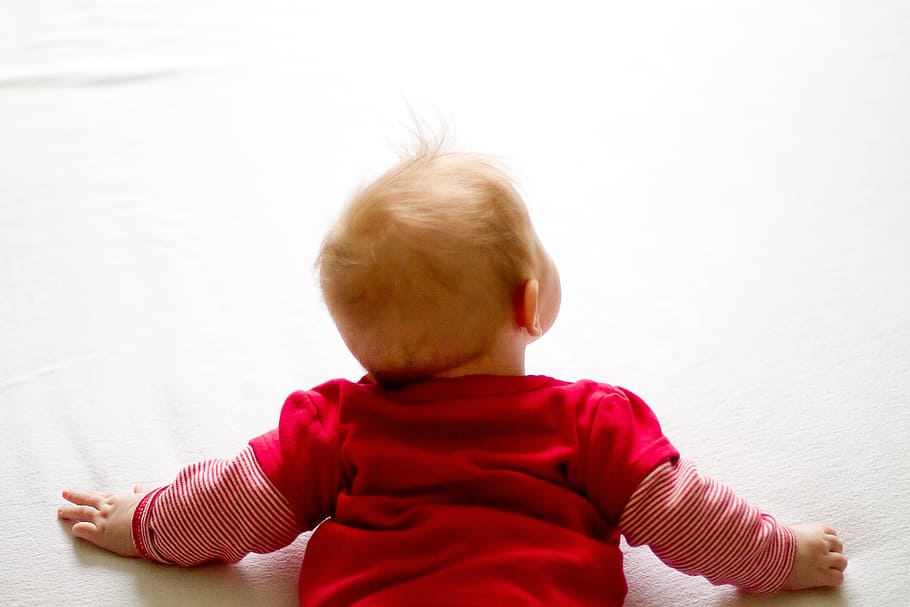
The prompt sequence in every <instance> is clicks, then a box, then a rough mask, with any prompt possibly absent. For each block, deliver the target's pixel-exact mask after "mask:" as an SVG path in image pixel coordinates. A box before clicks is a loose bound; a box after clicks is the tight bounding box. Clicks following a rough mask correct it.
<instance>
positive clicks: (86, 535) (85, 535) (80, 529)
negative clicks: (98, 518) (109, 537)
mask: <svg viewBox="0 0 910 607" xmlns="http://www.w3.org/2000/svg"><path fill="white" fill-rule="evenodd" d="M73 535H75V536H76V537H78V538H79V539H82V540H86V541H89V542H91V543H93V544H98V535H99V531H98V526H97V525H96V524H95V523H88V522H81V523H76V524H75V525H73Z"/></svg>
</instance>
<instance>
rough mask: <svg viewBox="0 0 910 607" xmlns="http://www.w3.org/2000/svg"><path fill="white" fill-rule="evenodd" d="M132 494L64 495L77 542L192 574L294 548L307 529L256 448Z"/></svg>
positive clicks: (65, 512) (62, 515) (198, 466)
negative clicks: (212, 564)
mask: <svg viewBox="0 0 910 607" xmlns="http://www.w3.org/2000/svg"><path fill="white" fill-rule="evenodd" d="M137 491H138V492H135V493H133V494H103V495H102V494H96V493H89V492H73V491H66V492H64V497H65V498H66V499H67V500H69V501H70V502H72V503H73V505H67V506H63V507H61V508H60V510H59V512H58V515H59V516H60V518H61V519H64V520H67V521H70V522H74V523H75V524H74V525H73V535H75V536H76V537H79V538H82V539H85V540H88V541H89V542H92V543H93V544H96V545H97V546H100V547H101V548H104V549H106V550H110V551H111V552H115V553H117V554H121V555H123V556H142V557H144V558H147V559H150V560H155V561H160V562H165V563H173V564H177V565H183V566H189V565H197V564H201V563H205V562H208V561H212V560H219V561H225V562H234V561H238V560H240V559H241V558H243V556H244V555H246V554H248V553H250V552H260V553H262V552H271V551H274V550H277V549H279V548H282V547H284V546H286V545H288V544H290V543H291V542H292V541H294V539H295V538H296V537H297V536H298V535H299V534H300V533H301V532H302V531H304V529H302V528H301V525H300V524H299V523H298V521H297V518H296V517H295V516H294V512H293V511H292V509H291V507H290V505H289V504H288V502H287V500H286V499H285V498H284V497H283V496H282V495H281V493H279V492H278V490H277V489H275V487H274V485H272V483H271V481H269V480H268V478H266V476H265V474H264V473H263V472H262V469H261V468H260V466H259V464H258V462H257V460H256V456H255V455H254V453H253V450H252V448H251V447H247V448H246V449H244V451H242V452H241V453H240V455H238V456H237V457H236V458H234V459H232V460H208V461H204V462H199V463H196V464H193V465H191V466H188V467H186V468H184V469H183V470H182V471H181V472H180V474H179V475H178V476H177V479H176V480H175V481H174V482H173V483H172V484H171V485H168V486H166V487H161V488H159V489H156V490H154V491H151V492H144V491H143V490H142V489H141V488H138V487H137Z"/></svg>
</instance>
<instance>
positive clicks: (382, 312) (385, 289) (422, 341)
mask: <svg viewBox="0 0 910 607" xmlns="http://www.w3.org/2000/svg"><path fill="white" fill-rule="evenodd" d="M543 255H544V253H543V249H542V246H541V245H540V243H539V241H538V239H537V236H536V234H535V232H534V228H533V226H532V225H531V220H530V217H529V216H528V212H527V209H526V207H525V205H524V202H523V201H522V199H521V196H520V195H519V193H518V191H517V189H516V188H515V186H514V184H513V183H512V180H511V179H510V178H509V177H508V175H506V173H505V172H504V171H503V170H502V169H500V168H499V167H498V166H496V164H495V163H493V162H492V161H491V160H489V159H487V158H484V157H481V156H477V155H472V154H463V153H454V152H443V151H441V150H440V149H439V147H438V146H437V147H430V146H428V145H423V146H422V147H421V149H420V150H418V152H417V153H415V154H413V155H411V156H410V157H408V158H405V159H404V160H402V161H401V162H400V163H399V164H398V165H397V166H395V167H393V168H392V169H391V170H389V171H388V172H386V173H385V174H384V175H382V176H381V177H379V178H378V179H377V180H376V181H374V182H372V183H371V184H369V185H368V186H367V187H366V188H364V189H362V190H361V191H359V192H357V193H356V194H355V195H354V196H353V197H352V199H351V200H350V202H349V204H348V205H347V207H346V208H345V209H344V211H343V212H342V214H341V217H340V218H339V220H338V222H337V224H336V225H335V226H334V228H332V229H331V230H330V232H329V234H328V235H327V236H326V238H325V240H324V242H323V244H322V248H321V250H320V252H319V257H318V259H317V262H316V266H317V270H318V274H319V281H320V285H321V287H322V292H323V297H324V299H325V302H326V304H327V306H328V308H329V312H330V313H331V315H332V317H333V319H334V320H335V323H336V324H337V325H338V328H339V330H340V332H341V334H342V337H344V339H345V341H346V343H347V344H348V347H349V348H350V349H351V352H352V353H353V354H354V356H355V357H356V358H357V359H358V360H359V361H360V363H361V364H362V365H363V366H364V368H365V369H366V370H367V371H369V372H370V373H372V374H373V375H374V376H375V377H377V378H380V377H384V378H387V379H389V381H396V380H404V381H408V380H412V379H417V378H420V377H422V376H425V375H429V374H432V373H434V372H437V371H438V370H440V369H445V368H447V367H448V366H451V365H454V364H458V363H461V362H464V361H466V360H470V359H472V358H473V357H475V356H477V355H479V354H480V353H482V352H483V351H485V350H486V349H487V348H489V347H490V346H491V345H492V343H493V342H494V341H495V339H496V338H497V336H498V334H499V331H500V330H501V329H502V327H503V323H504V322H514V320H513V319H514V312H513V309H514V308H513V302H514V301H515V298H516V297H517V296H518V295H519V290H520V289H522V288H523V286H524V282H525V281H526V280H527V279H529V278H531V277H533V276H534V274H535V272H536V271H537V270H538V269H539V267H540V264H541V263H542V256H543Z"/></svg>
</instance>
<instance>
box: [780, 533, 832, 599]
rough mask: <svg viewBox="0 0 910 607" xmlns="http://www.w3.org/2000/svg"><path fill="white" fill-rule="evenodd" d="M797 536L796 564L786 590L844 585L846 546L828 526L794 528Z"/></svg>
mask: <svg viewBox="0 0 910 607" xmlns="http://www.w3.org/2000/svg"><path fill="white" fill-rule="evenodd" d="M790 528H791V529H793V531H794V533H795V534H796V564H795V566H794V567H793V573H791V574H790V578H789V579H788V580H787V583H786V584H784V590H802V589H804V588H815V587H817V586H840V585H841V584H842V583H843V582H844V569H846V568H847V559H846V558H845V557H844V545H843V543H842V542H841V541H840V539H838V537H837V533H836V532H835V531H834V529H832V528H831V527H828V526H827V525H819V524H811V525H791V526H790Z"/></svg>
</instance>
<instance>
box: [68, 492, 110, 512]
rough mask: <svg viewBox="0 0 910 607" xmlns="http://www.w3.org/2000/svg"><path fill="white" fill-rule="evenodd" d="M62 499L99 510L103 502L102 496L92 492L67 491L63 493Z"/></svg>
mask: <svg viewBox="0 0 910 607" xmlns="http://www.w3.org/2000/svg"><path fill="white" fill-rule="evenodd" d="M63 499H65V500H66V501H68V502H72V503H74V504H79V505H80V506H92V507H94V508H101V504H102V503H103V502H104V497H103V496H101V495H99V494H97V493H94V492H92V491H70V490H69V489H66V490H64V491H63Z"/></svg>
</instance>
